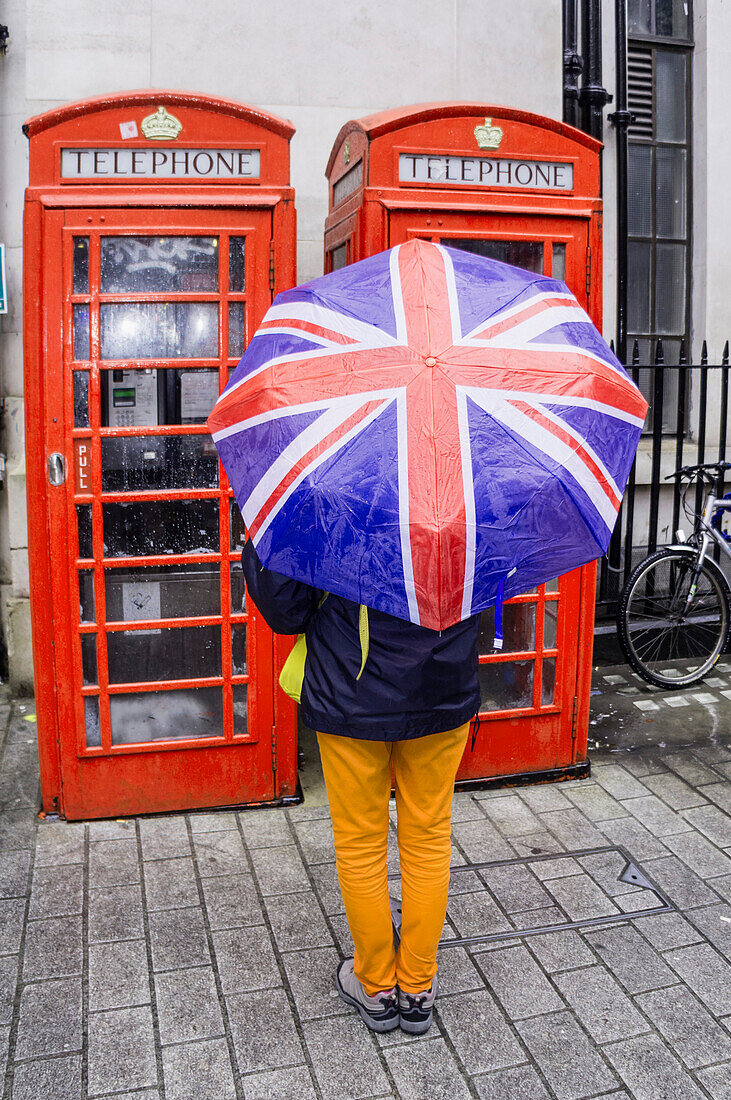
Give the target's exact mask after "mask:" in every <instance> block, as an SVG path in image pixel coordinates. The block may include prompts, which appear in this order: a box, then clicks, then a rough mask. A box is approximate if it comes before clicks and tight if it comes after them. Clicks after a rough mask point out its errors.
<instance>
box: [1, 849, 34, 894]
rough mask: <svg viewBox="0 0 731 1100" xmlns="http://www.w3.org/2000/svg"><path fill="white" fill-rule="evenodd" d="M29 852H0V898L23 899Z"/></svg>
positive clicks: (26, 881)
mask: <svg viewBox="0 0 731 1100" xmlns="http://www.w3.org/2000/svg"><path fill="white" fill-rule="evenodd" d="M29 869H30V852H0V898H17V897H25V895H26V894H27V892H28V871H29Z"/></svg>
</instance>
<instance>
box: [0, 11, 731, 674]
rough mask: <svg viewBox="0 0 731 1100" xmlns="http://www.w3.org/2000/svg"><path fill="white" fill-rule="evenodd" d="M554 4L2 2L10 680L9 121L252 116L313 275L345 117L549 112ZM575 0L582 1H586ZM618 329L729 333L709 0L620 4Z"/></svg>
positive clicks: (26, 635) (611, 146)
mask: <svg viewBox="0 0 731 1100" xmlns="http://www.w3.org/2000/svg"><path fill="white" fill-rule="evenodd" d="M566 7H567V5H566V4H564V5H562V4H561V3H560V2H559V0H514V2H513V3H512V4H510V5H503V4H497V3H494V2H493V3H487V4H485V3H484V2H483V3H478V2H477V0H448V2H447V3H444V2H440V3H435V2H434V0H426V2H424V0H422V2H419V3H417V2H416V0H397V2H396V3H395V4H386V3H383V2H377V3H375V4H373V3H371V4H369V5H355V6H353V5H345V6H340V7H338V6H333V5H331V4H326V3H324V2H323V0H314V2H313V3H310V4H307V5H302V4H296V3H292V0H281V2H280V3H278V4H275V5H265V4H252V5H248V6H247V7H246V8H243V9H242V7H241V6H240V5H235V4H232V3H230V0H211V3H209V4H208V5H207V6H206V8H205V10H204V11H202V10H201V9H200V7H199V6H198V5H194V4H192V3H191V2H190V0H182V2H175V3H171V2H170V0H131V3H129V4H127V5H125V6H120V5H119V4H116V3H112V2H111V0H97V2H96V3H95V4H93V5H92V4H90V3H88V0H64V2H62V3H57V4H48V3H43V2H42V0H7V2H6V4H5V5H4V7H3V15H2V22H3V23H4V24H5V25H7V28H8V38H7V48H6V52H5V54H4V55H0V96H1V100H0V103H1V106H0V194H1V196H2V202H1V204H0V241H2V242H3V243H4V244H5V250H6V269H7V288H8V312H7V314H6V315H4V316H2V318H1V319H0V320H1V325H0V384H1V386H2V397H3V407H4V413H3V421H2V444H0V450H2V451H3V452H4V453H5V455H6V460H7V461H6V478H5V483H4V486H3V488H2V490H1V491H0V618H1V621H2V635H3V638H2V645H3V649H4V652H5V653H6V654H7V665H8V673H9V676H10V679H11V681H12V682H13V683H14V684H15V685H16V686H19V685H30V684H31V683H32V656H31V652H30V629H29V616H30V610H29V601H28V597H29V592H28V565H27V518H26V517H27V507H26V484H25V445H24V428H23V422H24V405H23V352H22V347H23V344H22V331H21V317H22V288H21V272H22V210H23V199H24V189H25V187H26V184H27V176H28V158H27V141H26V138H25V136H24V134H23V131H22V124H23V122H24V121H25V120H26V119H27V118H28V117H30V116H32V115H36V114H38V113H39V112H41V111H45V110H47V109H50V108H53V107H57V106H61V105H63V104H65V103H68V102H70V101H74V100H80V99H85V98H87V97H89V96H94V95H101V94H104V93H111V92H119V91H123V90H131V89H150V88H157V89H176V90H180V91H197V92H203V93H208V94H210V95H216V96H220V97H223V98H226V99H231V100H237V101H241V102H244V103H249V104H253V105H256V106H258V107H262V108H265V109H266V110H268V111H271V112H272V113H274V114H277V115H280V116H283V117H285V118H289V119H290V120H291V121H292V123H293V125H294V126H295V127H296V133H295V136H294V138H293V140H292V144H291V156H292V178H291V182H292V185H293V186H294V188H295V192H296V207H297V219H298V223H297V224H298V231H297V261H298V280H299V281H300V282H303V281H306V280H308V279H310V278H313V277H315V276H317V275H319V274H321V272H322V269H323V226H324V221H325V216H326V212H327V187H326V182H325V177H324V172H325V167H326V164H327V161H328V155H329V153H330V149H331V147H332V144H333V141H334V139H335V137H336V135H337V133H338V131H339V129H340V127H341V125H342V124H343V123H344V122H346V121H347V120H348V119H353V118H358V117H361V116H365V115H370V114H373V113H374V112H376V111H379V110H383V109H385V108H389V107H397V106H402V105H406V104H409V103H418V102H429V101H455V100H469V101H471V102H478V101H483V102H485V103H493V104H502V105H505V106H510V107H514V108H518V109H523V110H528V111H533V112H536V113H538V114H541V115H547V116H549V117H554V118H557V119H560V118H561V117H562V114H563V110H564V107H563V92H564V61H565V59H564V36H563V21H564V18H565V11H564V9H565V8H566ZM584 7H585V8H587V7H589V5H584ZM600 8H601V10H600V14H601V45H602V50H601V54H602V73H601V79H602V82H603V85H604V87H605V88H607V89H608V91H609V92H610V93H612V94H614V92H615V56H616V54H615V3H614V0H603V2H602V4H601V5H600ZM627 17H628V33H629V56H628V91H629V108H630V110H631V111H632V112H633V113H634V121H633V122H632V124H631V125H630V128H629V134H628V139H629V150H628V154H629V177H630V186H629V207H628V216H629V223H628V291H629V293H628V311H627V335H628V336H629V338H630V339H633V338H635V337H636V338H637V339H638V340H640V341H643V342H644V343H643V345H642V347H643V350H644V349H645V348H646V349H647V350H648V351H649V349H650V346H651V343H652V341H653V340H654V339H656V338H657V337H658V336H661V337H662V338H663V340H665V341H666V342H667V344H668V348H669V351H670V353H671V354H672V353H674V352H675V351H676V350H677V349H679V345H680V340H681V338H684V339H685V341H686V345H687V346H690V347H694V343H695V342H697V341H698V340H699V339H700V338H701V337H704V336H705V337H707V339H708V341H709V345H710V346H712V347H715V346H718V348H720V345H721V343H722V341H723V340H724V339H725V338H726V335H727V328H728V309H727V307H726V300H727V295H726V286H727V285H728V283H729V281H730V280H731V258H730V256H729V249H728V245H727V244H726V236H727V232H728V230H727V228H726V227H727V226H729V225H730V224H731V209H730V208H729V207H731V199H730V198H729V193H728V186H727V182H726V161H727V159H728V157H729V152H728V149H727V146H726V143H725V142H724V140H723V135H724V133H725V129H726V125H725V123H726V114H725V111H726V109H725V97H724V95H723V83H722V82H723V79H724V77H725V74H726V72H727V61H728V60H729V54H731V7H730V6H729V5H728V4H725V3H721V2H719V0H695V3H694V4H693V8H692V10H691V7H690V3H689V2H688V3H684V0H629V3H628V11H627ZM611 112H612V106H611V105H608V106H606V107H605V108H604V110H603V124H602V135H601V136H602V139H603V141H604V142H605V149H604V154H603V197H604V203H605V218H604V318H605V335H606V336H607V338H608V339H609V338H612V337H614V336H615V316H616V285H617V265H616V262H615V261H616V254H617V220H616V210H617V193H616V160H615V141H616V132H617V130H616V126H614V125H613V124H612V123H610V122H609V121H607V115H609V114H610V113H611Z"/></svg>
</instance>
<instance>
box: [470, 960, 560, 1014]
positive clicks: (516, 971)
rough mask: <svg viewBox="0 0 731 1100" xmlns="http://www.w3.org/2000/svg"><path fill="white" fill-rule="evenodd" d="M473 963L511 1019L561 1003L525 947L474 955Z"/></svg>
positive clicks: (554, 1006) (552, 1010)
mask: <svg viewBox="0 0 731 1100" xmlns="http://www.w3.org/2000/svg"><path fill="white" fill-rule="evenodd" d="M475 962H476V963H477V965H478V966H479V968H480V970H481V971H482V973H483V974H484V975H485V978H486V979H487V983H488V986H489V988H490V989H491V990H492V992H493V993H494V994H495V996H496V997H497V998H498V1000H499V1001H500V1003H501V1004H502V1006H503V1008H504V1009H505V1011H506V1012H507V1014H508V1016H510V1018H511V1019H513V1020H520V1019H522V1018H523V1017H525V1016H535V1015H536V1014H537V1013H540V1012H557V1011H559V1010H560V1009H562V1008H564V1007H565V1006H564V1003H563V1001H562V1000H561V998H560V997H559V995H558V993H557V992H556V990H555V989H554V988H553V986H552V985H551V983H550V982H549V980H548V978H546V976H545V974H544V973H543V971H542V970H541V968H540V967H539V965H538V963H537V962H536V961H535V960H534V958H533V956H532V955H530V954H529V952H528V951H527V949H526V948H525V947H509V948H505V949H501V950H496V951H490V952H488V953H487V954H476V955H475Z"/></svg>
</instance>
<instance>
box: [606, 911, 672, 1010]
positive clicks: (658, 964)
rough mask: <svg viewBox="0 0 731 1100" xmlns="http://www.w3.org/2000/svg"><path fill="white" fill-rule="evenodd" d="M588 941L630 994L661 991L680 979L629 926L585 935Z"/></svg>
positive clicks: (618, 926) (635, 930) (634, 929)
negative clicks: (651, 990) (649, 990)
mask: <svg viewBox="0 0 731 1100" xmlns="http://www.w3.org/2000/svg"><path fill="white" fill-rule="evenodd" d="M585 938H586V940H587V942H588V943H589V945H590V946H591V947H592V948H593V949H594V950H595V951H596V952H597V954H598V955H600V956H601V958H602V960H603V961H604V963H605V964H606V966H608V967H609V969H610V970H611V971H612V973H613V974H614V975H615V977H617V978H618V979H619V981H620V982H621V983H622V985H623V986H624V987H625V989H627V990H628V991H629V992H630V993H642V992H644V991H645V990H648V989H660V988H662V987H663V986H668V985H672V984H673V983H674V982H675V981H676V980H677V979H676V977H675V975H674V974H673V972H672V970H670V968H669V967H668V966H666V964H665V963H664V962H663V960H662V959H661V958H660V956H659V955H658V954H657V952H655V951H653V949H652V948H651V947H650V945H649V944H648V943H647V941H646V940H644V939H643V938H642V936H641V935H640V934H639V932H638V931H637V929H636V928H632V927H631V926H630V925H617V926H615V927H613V928H603V929H599V930H597V931H592V932H586V933H585Z"/></svg>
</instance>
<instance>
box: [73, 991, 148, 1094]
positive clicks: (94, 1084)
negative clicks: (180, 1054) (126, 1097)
mask: <svg viewBox="0 0 731 1100" xmlns="http://www.w3.org/2000/svg"><path fill="white" fill-rule="evenodd" d="M87 1026H88V1034H89V1093H90V1095H92V1096H93V1095H95V1094H96V1093H104V1092H118V1091H121V1090H124V1089H139V1088H143V1087H144V1086H145V1085H155V1084H157V1064H156V1062H155V1040H154V1035H153V1030H152V1013H151V1011H150V1008H149V1006H147V1005H144V1006H143V1007H141V1008H119V1009H114V1010H113V1011H111V1012H92V1013H91V1014H90V1015H89V1019H88V1025H87Z"/></svg>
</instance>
